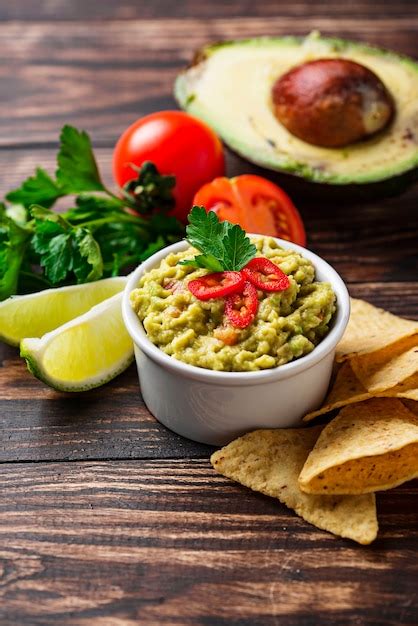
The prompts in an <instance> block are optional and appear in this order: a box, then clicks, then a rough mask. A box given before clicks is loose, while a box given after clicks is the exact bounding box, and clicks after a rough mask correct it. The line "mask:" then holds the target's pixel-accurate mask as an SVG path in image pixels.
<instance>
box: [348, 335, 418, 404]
mask: <svg viewBox="0 0 418 626" xmlns="http://www.w3.org/2000/svg"><path fill="white" fill-rule="evenodd" d="M405 344H407V345H405ZM411 344H412V345H411ZM383 352H384V354H383ZM350 363H351V367H352V369H353V372H354V373H355V375H356V376H357V378H358V379H359V380H360V382H361V384H362V385H363V387H365V388H366V389H367V391H369V392H370V393H372V394H376V393H378V392H380V391H386V390H387V389H390V388H391V387H394V386H395V385H397V384H399V383H402V382H403V381H404V380H406V379H407V378H409V377H410V376H413V375H414V374H416V373H417V372H418V335H414V336H413V337H410V338H409V339H407V340H402V341H401V342H399V343H398V344H394V345H393V346H390V347H388V348H385V350H384V351H380V352H375V353H373V354H364V355H362V356H359V357H353V358H352V359H351V360H350Z"/></svg>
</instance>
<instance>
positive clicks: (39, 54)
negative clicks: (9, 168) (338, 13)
mask: <svg viewBox="0 0 418 626" xmlns="http://www.w3.org/2000/svg"><path fill="white" fill-rule="evenodd" d="M10 4H13V3H10ZM90 4H96V3H84V5H85V6H86V7H87V6H88V5H90ZM147 4H150V5H151V4H152V3H147ZM173 4H175V3H173ZM253 4H254V5H255V4H256V3H253ZM289 4H292V3H289ZM45 6H46V5H45ZM50 6H52V5H50ZM61 6H63V4H62V5H61ZM66 6H68V7H70V4H68V3H67V4H66ZM97 6H100V5H99V4H97ZM114 6H117V3H115V4H114ZM210 6H211V5H210V4H209V5H208V8H209V9H210ZM235 6H237V5H235ZM350 9H351V7H350ZM236 11H237V17H234V19H231V18H230V17H227V16H226V17H220V18H217V17H216V18H215V19H210V20H208V19H205V18H204V19H197V18H190V19H160V20H135V19H132V20H130V19H128V20H118V21H109V22H101V21H92V22H86V23H84V22H73V21H69V22H57V23H55V24H54V25H53V26H51V23H49V22H27V23H25V24H24V26H23V24H22V23H21V22H13V21H10V22H3V23H2V24H0V48H1V50H2V58H3V64H2V66H1V68H0V80H1V84H2V98H1V103H0V138H1V139H0V145H2V146H7V145H21V144H25V143H28V142H46V141H50V142H51V141H56V137H57V134H58V131H59V129H60V127H61V126H63V124H64V123H66V122H68V123H73V124H78V125H80V126H84V127H85V128H88V129H89V130H90V131H91V132H92V133H93V135H94V137H95V138H97V139H100V140H101V141H102V142H105V143H106V145H112V144H113V143H114V141H115V139H116V137H117V136H118V135H119V134H120V132H121V131H122V130H123V129H124V128H125V127H126V126H127V125H128V124H129V123H131V122H132V121H133V120H135V119H136V118H137V117H139V116H141V115H144V114H145V113H149V112H150V111H155V110H158V109H164V108H171V107H173V106H175V103H174V101H173V98H172V96H171V91H172V85H173V81H174V78H175V76H176V74H177V73H178V71H179V70H180V69H181V68H182V67H183V66H185V64H187V63H188V62H189V61H190V59H191V57H192V54H193V52H194V50H195V49H196V48H198V47H199V46H201V45H203V44H204V43H207V42H209V41H213V40H219V39H225V38H227V39H230V38H237V37H249V36H255V35H268V34H274V35H280V34H282V35H289V34H291V33H294V34H306V33H308V32H309V31H310V30H312V29H319V30H321V31H322V32H323V33H324V34H333V35H340V36H345V37H351V38H354V39H359V40H364V41H368V42H370V43H375V44H380V45H382V46H386V47H388V48H394V49H395V50H398V51H400V52H404V53H407V54H411V55H413V54H416V39H417V32H418V19H417V18H414V16H413V15H411V16H405V15H402V16H401V17H393V16H388V15H387V14H386V13H384V12H381V13H380V14H379V11H378V10H376V12H374V13H373V19H372V20H366V19H364V17H362V16H359V15H356V13H355V11H354V10H353V12H352V14H351V15H350V17H346V18H345V19H344V20H342V21H341V22H337V21H336V20H335V19H332V18H330V17H329V16H328V15H327V14H325V15H324V14H322V16H319V17H316V16H315V15H312V14H311V12H310V8H309V9H308V10H307V11H306V12H301V14H299V15H297V16H293V15H292V16H288V15H286V14H284V15H281V14H280V12H278V14H277V15H276V16H275V17H272V18H269V19H266V18H263V17H241V16H239V17H238V15H239V10H238V8H236ZM212 15H213V16H214V17H215V16H216V12H214V13H213V14H212ZM241 15H242V14H241Z"/></svg>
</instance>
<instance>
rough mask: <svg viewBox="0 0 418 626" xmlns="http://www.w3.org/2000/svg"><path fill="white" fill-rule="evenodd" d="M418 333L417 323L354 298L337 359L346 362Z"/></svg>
mask: <svg viewBox="0 0 418 626" xmlns="http://www.w3.org/2000/svg"><path fill="white" fill-rule="evenodd" d="M417 333H418V322H416V321H414V320H407V319H404V318H402V317H398V316H397V315H392V313H389V311H384V310H383V309H379V308H377V307H375V306H373V305H372V304H369V303H368V302H365V301H364V300H357V299H356V298H351V315H350V320H349V322H348V326H347V329H346V331H345V333H344V336H343V338H342V339H341V341H340V343H339V344H338V345H337V352H336V359H337V361H344V360H345V359H348V358H351V357H353V356H356V355H361V354H371V353H373V352H377V351H378V350H382V349H383V348H387V347H388V346H391V345H394V344H396V343H397V342H398V341H401V340H402V339H405V338H406V337H410V336H411V335H415V334H417Z"/></svg>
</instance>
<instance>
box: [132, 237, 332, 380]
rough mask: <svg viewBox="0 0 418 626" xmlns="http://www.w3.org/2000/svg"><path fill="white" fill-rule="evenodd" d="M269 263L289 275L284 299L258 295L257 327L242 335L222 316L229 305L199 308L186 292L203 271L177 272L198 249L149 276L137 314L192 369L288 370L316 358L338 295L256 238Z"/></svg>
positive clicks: (294, 258)
mask: <svg viewBox="0 0 418 626" xmlns="http://www.w3.org/2000/svg"><path fill="white" fill-rule="evenodd" d="M252 241H253V243H254V244H255V245H256V247H257V256H263V257H266V258H268V259H270V260H271V261H273V263H276V264H277V265H278V266H279V267H280V269H281V270H282V271H283V272H284V273H285V274H287V275H288V277H289V280H290V286H289V287H288V288H287V289H286V290H285V291H281V292H273V293H268V292H264V291H259V293H258V297H259V306H258V311H257V314H256V317H255V319H254V321H253V322H252V324H250V325H249V326H247V327H246V328H243V329H239V328H234V327H233V326H231V325H230V324H229V323H228V321H227V318H226V316H225V315H224V309H225V300H224V299H223V298H218V299H213V300H207V301H201V300H198V299H197V298H195V296H193V295H192V294H191V293H190V291H189V290H188V288H187V283H188V282H189V281H190V280H193V279H196V278H199V277H201V276H204V275H205V274H207V273H208V270H205V269H197V270H196V269H194V268H193V267H191V266H185V265H178V262H179V261H180V260H182V259H185V258H192V257H193V256H194V255H195V253H196V250H195V249H194V248H192V247H190V248H188V249H187V250H185V251H184V252H179V253H176V254H169V255H168V256H167V257H166V258H165V259H164V260H163V261H162V262H161V264H160V265H159V267H157V268H155V269H153V270H151V271H149V272H147V273H146V274H144V276H142V278H141V279H140V281H139V285H138V288H137V289H135V290H134V291H133V292H132V294H131V303H132V307H133V309H134V310H135V312H136V313H137V315H138V317H139V319H140V320H141V322H142V323H143V326H144V329H145V331H146V333H147V335H148V338H149V339H150V341H152V343H153V344H155V345H156V346H158V348H160V349H161V350H162V351H163V352H165V353H166V354H168V355H170V356H172V357H174V358H176V359H178V360H180V361H184V362H185V363H189V364H190V365H196V366H198V367H203V368H207V369H212V370H219V371H226V372H253V371H258V370H263V369H268V368H272V367H277V366H279V365H284V364H285V363H288V362H289V361H292V360H293V359H297V358H299V357H301V356H303V355H305V354H308V353H309V352H311V351H312V350H313V349H314V347H315V346H316V345H317V344H318V343H319V342H320V341H321V339H322V338H323V337H324V336H325V335H326V334H327V332H328V330H329V322H330V320H331V318H332V316H333V313H334V312H335V295H334V292H333V290H332V287H331V285H330V284H329V283H322V282H317V281H315V268H314V266H313V264H312V263H311V261H308V260H307V259H305V258H304V257H303V256H302V255H301V254H299V253H298V252H296V251H294V250H285V249H283V248H281V247H280V246H279V245H278V244H277V243H276V241H275V240H274V239H272V238H269V237H257V238H252Z"/></svg>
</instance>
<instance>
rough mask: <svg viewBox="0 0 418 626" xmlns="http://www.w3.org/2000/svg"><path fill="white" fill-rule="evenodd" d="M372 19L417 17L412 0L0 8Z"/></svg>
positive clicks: (20, 1)
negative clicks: (397, 0)
mask: <svg viewBox="0 0 418 626" xmlns="http://www.w3.org/2000/svg"><path fill="white" fill-rule="evenodd" d="M371 13H372V14H373V16H374V17H375V19H376V20H377V21H379V20H381V19H386V18H387V17H389V16H390V17H404V16H405V14H406V13H408V15H410V16H412V15H415V16H418V7H417V4H416V2H414V0H401V1H400V2H396V3H389V4H388V3H387V2H385V1H384V0H355V1H354V2H351V3H350V4H349V5H348V4H346V3H340V2H334V3H332V4H327V5H325V4H324V3H323V2H318V1H317V0H313V1H312V0H311V2H310V3H309V7H307V3H306V1H300V0H296V1H295V2H289V3H287V2H286V3H283V2H277V0H264V1H263V2H254V1H253V0H226V1H225V0H211V2H210V3H209V2H208V3H204V2H196V1H195V0H176V2H172V1H170V0H152V2H149V1H147V0H123V2H115V0H101V2H85V1H83V0H72V2H71V3H69V2H66V0H54V2H48V1H46V0H31V2H30V3H28V2H27V1H25V0H14V2H8V3H3V4H2V5H1V6H0V19H1V20H4V21H5V20H22V21H40V20H51V21H54V22H55V21H61V20H71V21H72V20H77V21H85V20H92V19H94V20H96V19H97V20H127V21H128V20H132V19H163V18H185V19H188V18H192V17H198V18H210V19H213V18H214V17H219V16H222V17H230V18H235V17H237V16H244V15H245V16H247V17H250V16H251V17H277V16H278V15H284V16H295V17H301V16H306V15H307V14H308V15H309V16H318V17H319V16H321V17H327V18H333V19H342V18H347V17H352V16H353V15H355V16H357V17H360V16H361V17H365V18H369V17H370V14H371Z"/></svg>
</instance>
